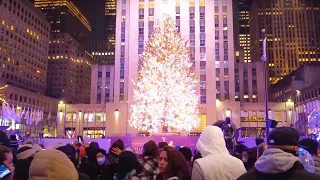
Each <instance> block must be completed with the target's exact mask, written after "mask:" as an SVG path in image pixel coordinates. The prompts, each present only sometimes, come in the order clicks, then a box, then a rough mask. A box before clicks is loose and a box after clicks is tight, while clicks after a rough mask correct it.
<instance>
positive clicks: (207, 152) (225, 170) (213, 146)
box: [191, 126, 246, 180]
mask: <svg viewBox="0 0 320 180" xmlns="http://www.w3.org/2000/svg"><path fill="white" fill-rule="evenodd" d="M196 146H197V149H198V150H199V151H200V153H201V156H202V158H200V159H197V160H196V161H195V162H194V166H193V170H192V178H191V179H194V180H213V179H214V180H235V179H237V178H238V177H240V176H241V175H242V174H244V173H245V172H246V169H245V167H244V165H243V163H242V161H241V160H240V159H238V158H236V157H233V156H231V155H230V154H229V151H228V150H227V148H226V144H225V140H224V137H223V133H222V131H221V129H220V128H219V127H216V126H208V127H206V128H205V129H204V130H203V132H202V134H201V136H200V138H199V140H198V142H197V144H196Z"/></svg>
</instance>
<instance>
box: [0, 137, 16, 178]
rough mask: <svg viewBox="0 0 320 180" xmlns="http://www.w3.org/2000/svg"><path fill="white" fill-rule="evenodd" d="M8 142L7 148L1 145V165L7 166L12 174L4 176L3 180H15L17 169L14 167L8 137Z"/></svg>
mask: <svg viewBox="0 0 320 180" xmlns="http://www.w3.org/2000/svg"><path fill="white" fill-rule="evenodd" d="M0 134H1V133H0ZM0 138H1V137H0ZM7 140H8V141H7V142H6V143H5V144H6V145H7V146H2V145H0V163H1V164H2V165H5V166H6V167H7V168H8V169H9V170H10V173H9V174H8V175H7V176H4V178H2V180H13V176H14V172H15V167H14V165H13V155H12V151H11V150H10V149H9V147H10V141H9V138H8V137H7ZM2 142H3V141H2ZM8 146H9V147H8Z"/></svg>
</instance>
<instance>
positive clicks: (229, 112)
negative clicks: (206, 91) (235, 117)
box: [226, 108, 231, 118]
mask: <svg viewBox="0 0 320 180" xmlns="http://www.w3.org/2000/svg"><path fill="white" fill-rule="evenodd" d="M226 117H227V118H230V117H231V110H230V109H229V108H228V109H227V110H226Z"/></svg>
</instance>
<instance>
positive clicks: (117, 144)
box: [109, 139, 124, 152]
mask: <svg viewBox="0 0 320 180" xmlns="http://www.w3.org/2000/svg"><path fill="white" fill-rule="evenodd" d="M115 147H117V148H119V149H120V150H121V151H123V150H124V143H123V141H122V140H121V139H118V140H117V141H115V142H114V143H112V145H111V147H110V150H109V152H111V150H112V148H115Z"/></svg>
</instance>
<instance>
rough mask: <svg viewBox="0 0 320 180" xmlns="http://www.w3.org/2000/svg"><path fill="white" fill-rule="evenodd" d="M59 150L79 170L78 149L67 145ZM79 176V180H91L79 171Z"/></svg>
mask: <svg viewBox="0 0 320 180" xmlns="http://www.w3.org/2000/svg"><path fill="white" fill-rule="evenodd" d="M57 150H59V151H61V152H63V153H65V154H66V155H67V156H68V158H69V159H70V161H71V162H72V163H73V164H74V167H75V168H76V169H77V166H78V158H77V156H78V155H77V153H76V149H75V148H74V146H72V145H70V144H67V145H65V146H61V147H59V148H57ZM78 176H79V180H90V177H89V176H88V175H86V174H84V173H81V172H79V171H78Z"/></svg>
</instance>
